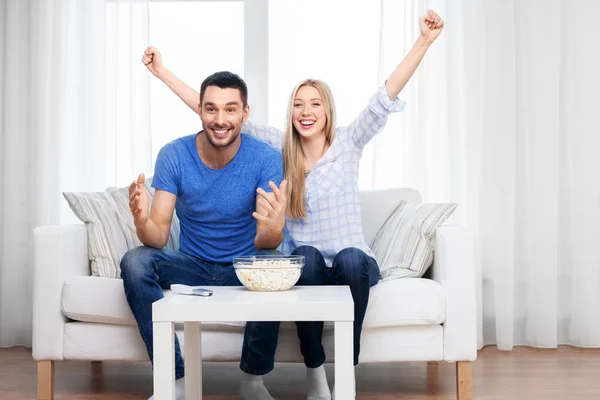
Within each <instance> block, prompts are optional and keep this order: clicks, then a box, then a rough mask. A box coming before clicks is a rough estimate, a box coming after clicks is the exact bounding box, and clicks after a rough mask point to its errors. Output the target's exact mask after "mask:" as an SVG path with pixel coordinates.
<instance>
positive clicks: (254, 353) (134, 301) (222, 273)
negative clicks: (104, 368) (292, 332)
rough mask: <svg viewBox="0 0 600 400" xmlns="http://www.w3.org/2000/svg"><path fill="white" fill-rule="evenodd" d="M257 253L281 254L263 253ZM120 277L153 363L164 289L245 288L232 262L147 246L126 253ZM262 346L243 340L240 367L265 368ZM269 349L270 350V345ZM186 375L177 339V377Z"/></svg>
mask: <svg viewBox="0 0 600 400" xmlns="http://www.w3.org/2000/svg"><path fill="white" fill-rule="evenodd" d="M258 254H281V253H279V252H276V251H272V250H263V251H259V252H258ZM121 278H122V279H123V285H124V287H125V297H127V302H128V303H129V307H131V311H132V312H133V315H134V317H135V320H136V321H137V324H138V328H139V330H140V334H141V335H142V339H143V340H144V343H145V344H146V349H147V350H148V355H149V356H150V360H151V361H152V360H153V347H152V303H153V302H155V301H157V300H160V299H162V298H163V297H164V296H163V292H162V289H169V288H170V287H171V284H172V283H181V284H185V285H190V286H241V285H242V284H241V282H240V281H239V280H238V278H237V276H236V274H235V270H234V269H233V266H232V265H231V263H227V264H221V263H212V262H208V261H205V260H202V259H200V258H196V257H193V256H190V255H187V254H185V253H182V252H179V251H174V250H168V249H162V250H157V249H154V248H151V247H146V246H142V247H137V248H135V249H132V250H130V251H128V252H127V253H125V256H123V259H122V260H121ZM246 336H247V335H246ZM246 336H245V339H246ZM260 345H261V341H254V343H251V344H249V345H247V344H246V343H245V341H244V352H243V353H242V362H241V365H245V366H247V368H248V369H249V370H260V368H262V365H263V359H264V358H265V356H267V355H263V354H262V353H263V352H262V351H261V348H260V347H257V346H260ZM276 345H277V342H275V345H274V346H273V347H275V346H276ZM267 347H268V349H269V351H270V343H269V345H268V346H267ZM242 369H243V368H242ZM247 372H248V371H247ZM250 373H251V372H250ZM184 374H185V372H184V364H183V358H182V357H181V349H180V346H179V341H178V340H177V336H175V378H176V379H179V378H182V377H183V376H184Z"/></svg>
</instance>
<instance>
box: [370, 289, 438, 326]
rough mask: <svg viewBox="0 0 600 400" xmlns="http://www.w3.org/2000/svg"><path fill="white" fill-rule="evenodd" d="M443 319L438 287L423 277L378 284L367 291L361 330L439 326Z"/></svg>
mask: <svg viewBox="0 0 600 400" xmlns="http://www.w3.org/2000/svg"><path fill="white" fill-rule="evenodd" d="M445 319H446V296H445V294H444V289H443V288H442V286H441V285H440V284H439V283H437V282H436V281H434V280H431V279H424V278H402V279H393V280H389V281H379V283H378V284H377V285H375V286H373V287H372V288H371V292H370V294H369V305H368V306H367V313H366V315H365V320H364V323H363V324H364V325H363V326H364V327H365V328H380V327H389V326H408V325H439V324H441V323H443V322H444V320H445Z"/></svg>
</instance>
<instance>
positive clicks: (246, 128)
mask: <svg viewBox="0 0 600 400" xmlns="http://www.w3.org/2000/svg"><path fill="white" fill-rule="evenodd" d="M142 62H143V63H144V65H146V67H147V68H148V71H150V72H151V73H152V75H154V76H155V77H157V78H158V79H160V80H161V81H162V82H163V83H164V84H165V85H167V87H168V88H169V89H171V91H173V93H175V94H176V95H177V97H179V98H180V99H181V100H182V101H183V102H184V103H185V104H186V105H187V106H188V107H189V108H191V109H192V110H193V111H194V112H195V113H198V103H199V102H200V94H199V93H198V92H197V91H196V90H195V89H193V88H192V87H191V86H189V85H188V84H187V83H185V82H184V81H182V80H181V79H179V78H178V77H177V76H176V75H175V74H174V73H173V72H171V70H169V69H168V68H167V67H166V66H165V65H164V64H163V61H162V56H161V54H160V51H158V49H157V48H156V47H152V46H149V47H148V48H147V49H146V51H144V55H143V56H142ZM242 132H244V133H247V134H248V135H250V136H253V137H255V138H257V139H260V140H262V141H263V142H267V143H269V144H270V145H271V146H273V147H275V148H277V149H279V150H280V151H281V149H282V148H283V132H281V131H280V130H279V129H277V128H274V127H272V126H267V125H256V124H254V123H252V122H250V121H247V122H245V123H244V125H243V126H242Z"/></svg>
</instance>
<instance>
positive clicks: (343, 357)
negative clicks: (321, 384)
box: [334, 321, 356, 400]
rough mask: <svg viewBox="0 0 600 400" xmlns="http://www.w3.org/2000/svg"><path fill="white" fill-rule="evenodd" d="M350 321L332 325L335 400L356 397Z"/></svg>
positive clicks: (348, 399) (351, 324) (350, 399)
mask: <svg viewBox="0 0 600 400" xmlns="http://www.w3.org/2000/svg"><path fill="white" fill-rule="evenodd" d="M352 331H353V323H352V321H336V322H335V323H334V352H335V354H334V355H335V363H334V367H335V373H334V376H335V399H336V400H352V399H354V398H355V396H356V385H355V383H354V340H353V336H352Z"/></svg>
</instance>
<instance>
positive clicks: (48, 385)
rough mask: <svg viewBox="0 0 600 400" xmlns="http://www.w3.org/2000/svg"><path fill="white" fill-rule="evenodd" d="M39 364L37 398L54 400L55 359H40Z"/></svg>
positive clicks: (39, 399)
mask: <svg viewBox="0 0 600 400" xmlns="http://www.w3.org/2000/svg"><path fill="white" fill-rule="evenodd" d="M37 365H38V371H37V374H38V382H37V385H38V386H37V389H38V390H37V398H38V400H52V399H54V361H52V360H42V361H38V362H37Z"/></svg>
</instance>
